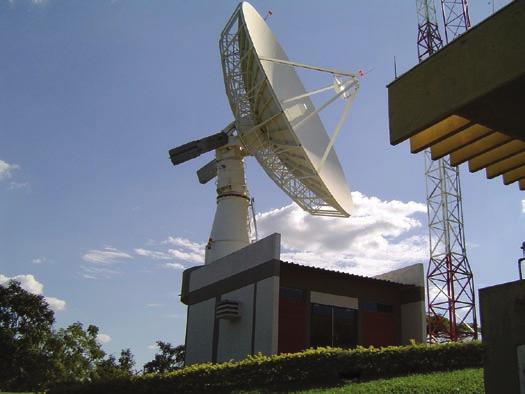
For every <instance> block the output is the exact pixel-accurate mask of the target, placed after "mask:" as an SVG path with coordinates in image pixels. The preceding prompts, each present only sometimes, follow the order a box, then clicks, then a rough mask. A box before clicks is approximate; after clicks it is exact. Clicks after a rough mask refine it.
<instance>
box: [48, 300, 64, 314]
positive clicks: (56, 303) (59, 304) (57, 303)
mask: <svg viewBox="0 0 525 394" xmlns="http://www.w3.org/2000/svg"><path fill="white" fill-rule="evenodd" d="M44 299H45V300H46V302H47V304H48V305H49V307H50V308H51V309H52V310H54V311H55V312H57V311H63V310H64V309H66V301H64V300H61V299H59V298H55V297H44Z"/></svg>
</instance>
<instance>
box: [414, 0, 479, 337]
mask: <svg viewBox="0 0 525 394" xmlns="http://www.w3.org/2000/svg"><path fill="white" fill-rule="evenodd" d="M416 5H417V14H418V38H417V49H418V57H419V61H420V62H421V61H423V60H424V59H426V58H427V57H429V56H431V55H432V54H434V53H435V52H437V51H438V50H439V49H441V48H442V46H443V41H442V39H441V35H440V32H439V26H438V23H437V17H436V8H435V5H434V0H416ZM441 13H442V16H443V24H444V31H445V39H446V42H447V43H448V42H449V41H450V40H452V39H454V38H455V37H457V36H458V35H459V34H462V33H463V32H464V31H466V30H467V29H468V28H469V27H470V19H469V15H468V5H467V1H466V0H441ZM425 176H426V188H427V208H428V227H429V245H430V258H429V263H428V269H427V301H428V316H429V319H428V327H427V328H428V330H427V332H428V341H429V342H443V341H456V340H458V339H463V338H474V339H476V338H477V317H476V304H475V295H474V280H473V275H472V270H471V269H470V265H469V262H468V259H467V254H466V245H465V235H464V226H463V204H462V198H461V184H460V178H459V170H458V168H457V167H453V166H451V165H450V162H449V161H448V160H447V159H445V158H442V159H439V160H436V161H433V160H432V159H431V155H430V150H428V149H427V150H426V151H425ZM436 323H440V324H439V326H440V327H441V328H438V324H436ZM443 323H445V324H443ZM443 326H445V327H444V329H442V327H443Z"/></svg>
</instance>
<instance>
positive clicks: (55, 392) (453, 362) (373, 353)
mask: <svg viewBox="0 0 525 394" xmlns="http://www.w3.org/2000/svg"><path fill="white" fill-rule="evenodd" d="M482 365H483V349H482V345H481V343H479V342H468V343H448V344H441V345H424V344H421V345H410V346H392V347H386V348H373V347H370V348H364V347H357V348H356V349H339V348H318V349H308V350H305V351H304V352H301V353H293V354H280V355H274V356H263V355H256V356H250V357H248V358H246V359H244V360H242V361H238V362H225V363H220V364H211V363H207V364H195V365H191V366H188V367H186V368H183V369H180V370H177V371H174V372H170V373H166V374H146V375H143V376H136V377H131V378H120V379H112V380H105V381H96V382H91V383H89V384H75V385H62V386H56V387H54V388H53V389H52V390H51V391H50V394H63V393H71V394H90V393H101V392H111V393H174V392H183V393H192V392H194V393H202V392H214V393H216V392H229V391H234V390H249V389H257V388H263V389H269V388H286V387H292V386H294V387H297V386H299V385H300V386H309V385H310V386H311V385H319V384H330V383H336V382H338V381H339V380H340V379H342V378H345V379H349V378H352V379H376V378H383V377H388V376H395V375H403V374H410V373H421V372H431V371H444V370H453V369H461V368H468V367H480V366H482Z"/></svg>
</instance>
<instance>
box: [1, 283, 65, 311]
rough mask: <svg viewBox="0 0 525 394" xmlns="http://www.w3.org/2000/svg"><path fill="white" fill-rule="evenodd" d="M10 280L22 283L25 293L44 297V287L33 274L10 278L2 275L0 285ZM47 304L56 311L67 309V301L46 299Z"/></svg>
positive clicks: (52, 298) (54, 298) (53, 298)
mask: <svg viewBox="0 0 525 394" xmlns="http://www.w3.org/2000/svg"><path fill="white" fill-rule="evenodd" d="M10 280H16V281H18V282H20V286H21V287H22V289H24V290H25V291H28V292H29V293H32V294H36V295H42V294H43V292H44V285H43V284H42V283H40V282H39V281H38V280H37V279H36V278H35V277H34V276H33V275H31V274H23V275H15V276H12V277H8V276H5V275H2V274H0V285H3V284H4V283H6V282H8V281H10ZM44 299H45V300H46V302H47V303H48V305H49V307H50V308H51V309H52V310H53V311H55V312H58V311H63V310H64V309H66V301H64V300H61V299H59V298H56V297H47V296H46V297H44Z"/></svg>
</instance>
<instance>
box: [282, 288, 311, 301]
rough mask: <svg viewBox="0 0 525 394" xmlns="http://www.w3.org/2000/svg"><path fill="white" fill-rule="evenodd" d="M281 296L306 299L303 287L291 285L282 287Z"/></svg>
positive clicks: (288, 298)
mask: <svg viewBox="0 0 525 394" xmlns="http://www.w3.org/2000/svg"><path fill="white" fill-rule="evenodd" d="M279 297H281V298H285V299H287V300H304V299H306V297H305V294H304V290H303V289H292V288H290V287H281V288H280V291H279Z"/></svg>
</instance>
